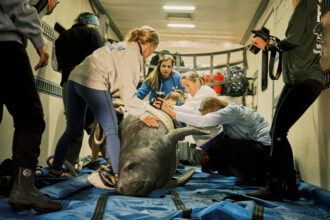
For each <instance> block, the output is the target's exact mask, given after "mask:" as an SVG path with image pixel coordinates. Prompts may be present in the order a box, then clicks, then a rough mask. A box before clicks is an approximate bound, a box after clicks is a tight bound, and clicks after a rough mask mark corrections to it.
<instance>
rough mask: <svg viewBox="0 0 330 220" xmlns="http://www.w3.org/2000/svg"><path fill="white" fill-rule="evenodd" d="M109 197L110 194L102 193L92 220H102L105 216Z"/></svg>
mask: <svg viewBox="0 0 330 220" xmlns="http://www.w3.org/2000/svg"><path fill="white" fill-rule="evenodd" d="M108 197H109V194H101V195H100V197H99V199H98V201H97V204H96V207H95V210H94V214H93V217H92V218H91V220H101V219H102V218H103V214H104V210H105V206H106V204H107V201H108Z"/></svg>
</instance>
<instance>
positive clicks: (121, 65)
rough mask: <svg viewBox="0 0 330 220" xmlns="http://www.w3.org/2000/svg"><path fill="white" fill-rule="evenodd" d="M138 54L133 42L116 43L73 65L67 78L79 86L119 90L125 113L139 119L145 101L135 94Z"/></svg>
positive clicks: (137, 78)
mask: <svg viewBox="0 0 330 220" xmlns="http://www.w3.org/2000/svg"><path fill="white" fill-rule="evenodd" d="M141 70H142V56H141V54H140V48H139V45H138V44H137V43H136V42H120V43H116V44H110V45H107V46H104V47H101V48H99V49H97V50H95V51H94V52H93V53H92V54H91V55H89V56H88V57H86V58H85V60H84V61H83V62H82V63H80V64H79V65H78V66H76V67H75V68H74V69H73V71H72V72H71V74H70V76H69V79H68V80H72V81H74V82H76V83H79V84H81V85H83V86H86V87H88V88H91V89H97V90H107V91H110V92H111V93H112V92H114V91H117V90H118V91H119V95H120V97H121V98H122V99H123V102H124V105H125V107H126V108H127V111H128V113H129V114H131V115H134V116H136V117H139V118H140V119H141V120H143V118H144V117H146V116H147V115H148V113H147V112H146V111H147V109H146V105H147V103H146V102H144V101H142V100H141V99H139V98H138V97H137V90H136V86H137V85H138V83H139V79H140V73H141Z"/></svg>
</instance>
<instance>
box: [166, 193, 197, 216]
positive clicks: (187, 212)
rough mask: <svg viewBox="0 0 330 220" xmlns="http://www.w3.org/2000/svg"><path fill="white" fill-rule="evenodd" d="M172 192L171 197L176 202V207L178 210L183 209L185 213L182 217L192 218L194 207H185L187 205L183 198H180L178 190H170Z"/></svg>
mask: <svg viewBox="0 0 330 220" xmlns="http://www.w3.org/2000/svg"><path fill="white" fill-rule="evenodd" d="M170 193H171V198H172V200H173V202H174V204H175V207H176V208H177V209H178V210H182V211H183V213H182V218H190V217H191V212H192V209H187V208H186V207H185V205H184V204H183V202H182V200H181V199H180V196H179V194H178V193H177V192H175V191H170Z"/></svg>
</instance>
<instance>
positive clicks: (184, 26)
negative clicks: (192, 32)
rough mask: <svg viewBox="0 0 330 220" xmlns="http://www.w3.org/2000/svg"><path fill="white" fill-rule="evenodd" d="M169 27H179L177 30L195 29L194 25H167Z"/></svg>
mask: <svg viewBox="0 0 330 220" xmlns="http://www.w3.org/2000/svg"><path fill="white" fill-rule="evenodd" d="M167 26H168V27H177V28H194V27H195V25H194V24H167Z"/></svg>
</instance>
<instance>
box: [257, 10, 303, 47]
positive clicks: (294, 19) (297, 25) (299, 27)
mask: <svg viewBox="0 0 330 220" xmlns="http://www.w3.org/2000/svg"><path fill="white" fill-rule="evenodd" d="M305 14H306V12H305V11H304V10H303V9H301V8H296V9H295V11H294V12H293V14H292V16H291V18H290V21H289V24H288V27H287V30H286V33H285V35H286V38H285V39H283V40H281V41H279V42H277V43H275V42H272V43H269V44H267V45H265V48H264V50H266V51H288V50H292V49H294V48H295V47H297V46H298V45H299V42H300V39H301V37H302V36H303V34H304V31H305V27H306V23H307V16H306V15H305ZM260 49H262V48H260Z"/></svg>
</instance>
